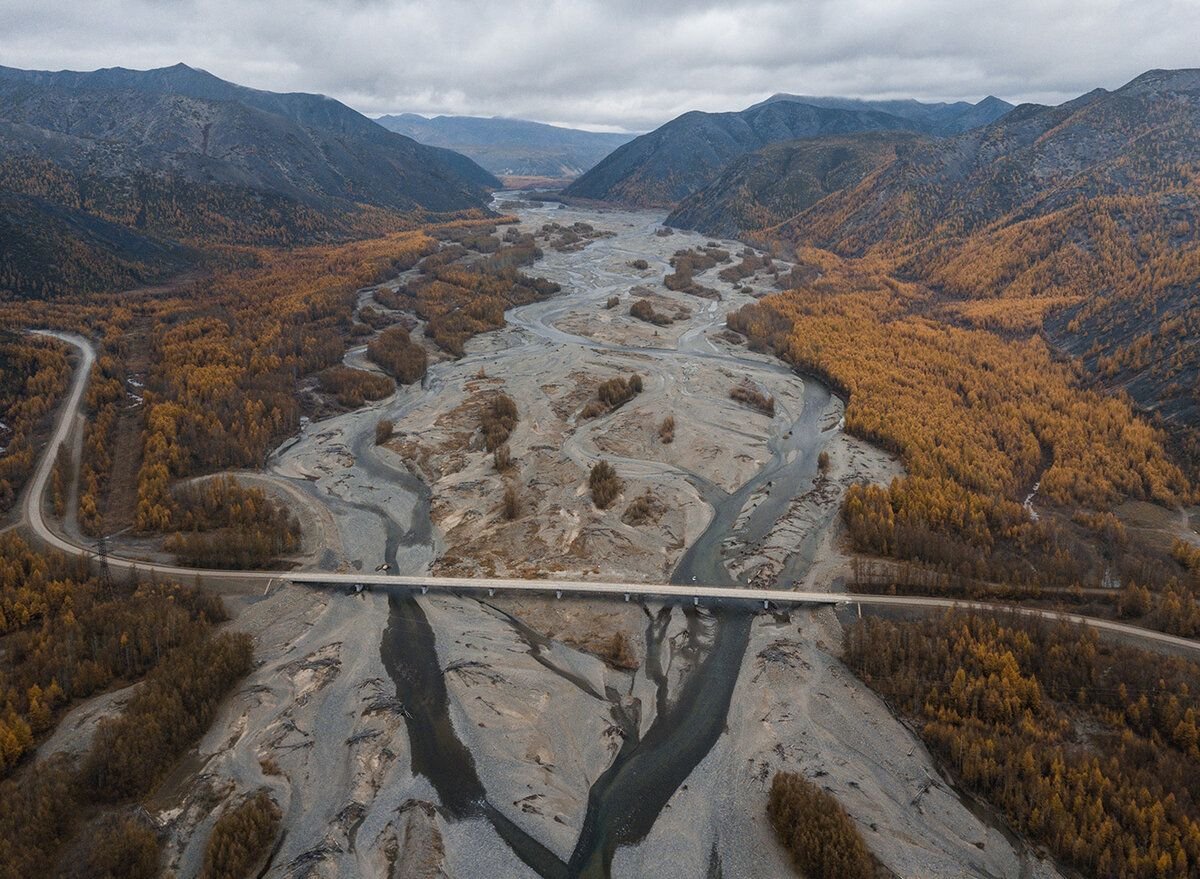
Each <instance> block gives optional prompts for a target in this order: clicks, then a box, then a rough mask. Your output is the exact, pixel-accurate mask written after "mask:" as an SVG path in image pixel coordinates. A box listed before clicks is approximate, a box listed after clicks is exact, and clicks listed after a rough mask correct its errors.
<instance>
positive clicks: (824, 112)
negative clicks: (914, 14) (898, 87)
mask: <svg viewBox="0 0 1200 879" xmlns="http://www.w3.org/2000/svg"><path fill="white" fill-rule="evenodd" d="M916 130H919V126H918V125H916V124H915V123H913V122H910V121H908V120H907V119H901V118H900V117H899V116H891V115H888V114H887V113H879V112H876V111H873V110H839V109H830V108H827V107H813V106H810V105H808V104H798V103H795V102H793V101H778V102H775V103H770V104H764V105H762V106H759V107H753V108H751V109H749V110H743V111H741V112H740V113H701V112H699V111H693V112H691V113H684V114H683V115H682V116H680V117H678V118H677V119H673V120H671V121H670V122H668V123H667V124H666V125H663V126H661V127H659V128H656V129H655V130H654V131H651V132H650V133H649V134H643V135H642V136H641V137H638V138H636V139H634V140H632V141H630V142H629V143H627V144H625V145H624V146H621V147H618V148H617V149H616V150H615V151H613V153H612V154H611V155H609V156H608V157H607V158H606V159H605V160H604V161H602V162H601V163H600V164H598V165H597V166H596V167H595V168H592V170H590V171H588V172H587V173H586V174H584V175H583V176H582V177H580V178H579V179H578V180H576V181H575V182H574V183H572V184H571V185H570V186H569V187H567V189H566V190H565V192H566V194H567V195H571V196H575V197H578V198H591V199H599V200H603V201H619V202H625V203H628V204H636V205H643V206H647V207H649V206H664V205H675V204H677V203H678V202H679V201H681V200H682V199H684V198H686V197H687V196H689V195H691V194H692V193H693V192H695V191H697V190H698V189H701V188H703V187H705V186H707V185H708V184H709V183H711V182H712V181H713V180H715V179H716V178H717V177H718V176H720V174H721V172H722V171H723V170H724V169H725V167H726V166H727V165H728V164H729V163H730V162H731V161H733V160H734V159H736V158H737V157H739V156H743V155H745V154H746V153H750V152H754V151H755V150H757V149H761V148H762V147H764V146H766V145H767V144H771V143H778V142H780V141H786V140H797V139H800V138H810V137H819V136H822V135H832V134H849V133H852V132H858V131H916Z"/></svg>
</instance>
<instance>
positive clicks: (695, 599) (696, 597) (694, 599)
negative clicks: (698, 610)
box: [692, 595, 700, 607]
mask: <svg viewBox="0 0 1200 879" xmlns="http://www.w3.org/2000/svg"><path fill="white" fill-rule="evenodd" d="M698 604H700V596H699V595H693V596H692V607H696V606H697V605H698Z"/></svg>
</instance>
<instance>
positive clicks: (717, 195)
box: [666, 131, 925, 238]
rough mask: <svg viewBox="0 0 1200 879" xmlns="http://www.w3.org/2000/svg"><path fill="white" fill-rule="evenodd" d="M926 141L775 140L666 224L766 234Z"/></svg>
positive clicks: (906, 135)
mask: <svg viewBox="0 0 1200 879" xmlns="http://www.w3.org/2000/svg"><path fill="white" fill-rule="evenodd" d="M924 140H925V138H924V137H923V136H922V135H919V134H914V133H912V132H907V131H869V132H863V133H860V134H854V135H832V136H829V137H816V138H811V139H809V140H790V141H784V142H783V143H776V144H771V145H770V146H767V147H764V148H763V149H761V150H757V151H755V152H753V153H749V154H747V155H744V156H741V157H739V158H736V159H734V160H733V161H732V162H731V163H730V164H729V166H728V167H727V168H726V169H725V170H724V172H722V174H721V176H720V177H718V178H717V179H716V180H714V181H713V182H712V183H710V184H709V185H708V186H706V187H704V188H703V189H701V190H700V191H699V192H694V193H692V194H691V195H689V196H688V197H687V198H685V199H684V200H683V201H682V202H680V205H679V207H678V208H677V209H676V210H675V211H674V212H673V213H672V214H671V215H670V216H669V217H667V220H666V225H668V226H675V227H677V228H680V229H697V230H699V231H701V232H704V233H705V234H708V235H716V236H720V237H722V238H737V237H744V236H747V235H749V234H751V233H753V234H755V235H757V236H758V237H763V230H769V229H772V228H774V227H776V226H779V225H780V224H782V223H785V222H786V221H788V220H790V219H791V218H792V217H794V216H795V215H796V214H798V213H800V212H801V211H803V210H806V209H807V208H809V207H811V206H812V205H814V204H816V203H817V202H818V201H820V200H821V199H822V198H824V197H825V196H827V195H829V194H830V193H833V192H837V191H838V190H841V189H845V188H846V187H848V186H855V185H857V184H858V183H859V182H860V181H862V179H863V178H864V177H866V176H867V175H868V174H870V173H871V172H872V171H874V170H876V169H877V168H880V167H882V166H883V165H886V164H888V163H889V162H891V161H892V160H893V159H895V158H896V155H897V154H898V153H899V154H903V153H904V152H905V151H907V150H910V149H912V148H913V147H914V146H916V145H918V144H921V143H923V142H924Z"/></svg>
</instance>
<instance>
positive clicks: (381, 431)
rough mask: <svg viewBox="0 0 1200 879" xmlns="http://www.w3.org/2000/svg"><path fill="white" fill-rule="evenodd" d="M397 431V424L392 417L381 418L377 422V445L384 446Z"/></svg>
mask: <svg viewBox="0 0 1200 879" xmlns="http://www.w3.org/2000/svg"><path fill="white" fill-rule="evenodd" d="M395 432H396V425H395V424H393V423H392V421H391V420H390V419H387V418H381V419H379V421H377V422H375V445H377V446H382V445H383V444H384V443H386V442H387V441H388V440H390V439H391V438H392V434H393V433H395Z"/></svg>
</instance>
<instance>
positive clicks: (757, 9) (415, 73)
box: [0, 0, 1200, 131]
mask: <svg viewBox="0 0 1200 879" xmlns="http://www.w3.org/2000/svg"><path fill="white" fill-rule="evenodd" d="M1198 36H1200V0H792V2H758V0H721V2H711V3H710V2H683V0H562V2H522V0H487V2H483V0H480V2H466V0H428V2H400V0H300V2H291V3H284V2H266V0H257V2H256V0H210V2H200V0H85V2H81V0H0V63H3V64H6V65H10V66H15V67H26V68H38V69H52V70H58V69H63V68H67V69H76V70H90V69H94V68H97V67H111V66H122V67H136V68H147V67H161V66H166V65H170V64H174V63H176V62H178V61H183V62H185V63H187V64H191V65H192V66H194V67H202V68H204V69H206V70H209V71H211V72H212V73H215V74H217V75H218V76H221V77H223V78H225V79H230V80H233V81H235V82H239V83H242V84H244V85H251V86H256V87H258V88H265V89H271V90H273V91H314V92H323V93H325V94H328V95H332V96H334V97H336V98H339V99H340V100H342V101H345V102H346V103H348V104H350V105H351V106H353V107H355V108H356V109H358V110H361V111H362V112H364V113H367V114H369V115H377V114H380V113H389V112H400V111H405V110H408V111H414V112H419V113H425V114H427V115H428V114H434V113H454V114H471V115H481V116H493V115H504V116H515V117H522V118H527V119H536V120H540V121H545V122H557V123H563V124H570V125H579V126H584V127H590V128H615V129H626V130H631V131H640V130H646V129H649V128H653V127H655V126H657V125H659V124H661V123H662V122H665V121H666V120H668V119H670V118H672V117H674V116H677V115H678V114H679V113H682V112H684V111H685V110H691V109H700V110H732V109H741V108H743V107H745V106H747V105H749V104H752V103H754V102H756V101H758V100H761V99H762V98H764V97H766V96H767V95H769V94H771V93H773V92H777V91H787V92H795V93H802V94H821V95H850V96H856V97H915V98H920V99H933V100H946V99H960V98H966V99H969V100H978V99H979V98H982V97H984V96H985V95H988V94H995V95H998V96H1000V97H1002V98H1006V99H1008V100H1012V101H1022V100H1035V101H1042V102H1049V103H1057V102H1059V101H1062V100H1065V99H1067V98H1070V97H1074V96H1075V95H1078V94H1080V93H1082V92H1084V91H1088V90H1090V89H1091V88H1094V87H1095V86H1104V87H1106V88H1113V87H1116V86H1119V85H1121V84H1122V83H1123V82H1126V81H1127V80H1129V79H1131V78H1132V77H1133V76H1135V75H1137V74H1138V73H1140V72H1142V71H1143V70H1147V69H1149V68H1154V67H1196V66H1200V40H1198Z"/></svg>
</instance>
